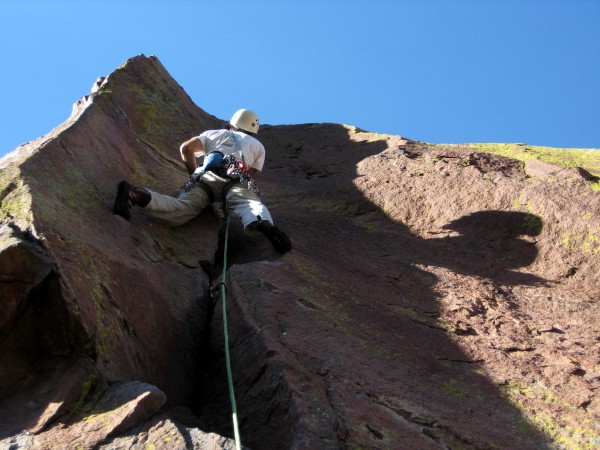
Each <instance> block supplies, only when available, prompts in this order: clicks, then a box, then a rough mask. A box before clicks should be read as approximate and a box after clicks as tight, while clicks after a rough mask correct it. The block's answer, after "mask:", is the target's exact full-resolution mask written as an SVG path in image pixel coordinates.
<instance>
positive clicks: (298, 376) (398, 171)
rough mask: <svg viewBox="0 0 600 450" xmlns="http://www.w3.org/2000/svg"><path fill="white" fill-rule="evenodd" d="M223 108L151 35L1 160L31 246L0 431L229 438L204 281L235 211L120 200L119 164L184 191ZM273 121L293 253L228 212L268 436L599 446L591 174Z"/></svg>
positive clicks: (214, 305) (266, 130) (9, 219)
mask: <svg viewBox="0 0 600 450" xmlns="http://www.w3.org/2000/svg"><path fill="white" fill-rule="evenodd" d="M221 123H222V122H221V121H220V120H218V119H216V118H214V117H212V116H209V115H208V114H206V113H204V112H203V111H201V110H200V109H198V108H197V107H196V106H194V105H193V103H192V102H191V100H190V99H189V97H187V95H185V93H184V92H183V90H182V89H181V87H179V86H178V85H177V84H176V83H175V82H174V81H173V80H172V79H171V78H170V76H169V75H168V73H167V72H166V71H165V70H164V68H163V67H162V66H161V65H160V63H159V62H158V60H156V58H152V57H151V58H145V57H143V56H140V57H136V58H133V59H131V60H129V61H128V62H127V63H126V64H125V65H123V66H122V67H121V68H119V69H118V70H117V71H115V72H114V73H113V74H111V75H110V76H109V77H107V79H106V80H103V81H102V82H101V83H100V85H99V89H98V90H97V91H96V92H93V93H91V94H90V95H89V96H87V97H86V98H85V99H84V100H83V101H82V102H80V103H79V104H78V106H77V107H76V108H75V113H74V115H73V116H72V117H71V118H70V119H69V120H68V121H67V122H65V124H63V125H61V126H60V127H58V128H57V129H56V130H55V131H53V133H51V134H50V135H49V136H46V137H44V138H41V139H39V140H37V141H34V142H32V143H28V144H26V145H25V146H23V147H21V148H20V149H18V150H17V152H15V153H13V154H11V155H8V156H7V157H5V158H4V159H3V160H1V161H0V166H1V167H2V169H3V171H2V176H1V177H0V194H1V195H0V198H2V204H1V208H0V210H1V211H2V218H3V220H4V222H5V223H7V224H9V225H10V229H9V228H6V227H5V228H3V230H4V231H3V233H4V235H5V236H6V237H7V239H8V240H7V244H3V245H4V248H5V252H9V251H10V252H15V251H17V250H18V252H20V253H19V254H21V255H24V256H23V258H25V259H24V261H26V262H25V263H24V265H25V266H27V265H29V264H31V266H32V269H31V270H32V271H31V273H27V275H25V276H21V275H19V278H22V279H23V280H25V282H24V283H22V284H20V285H19V286H17V287H15V289H16V290H14V291H12V290H10V289H12V288H13V287H11V286H8V284H10V283H7V287H6V288H7V289H9V288H10V289H9V290H7V291H6V292H8V293H9V294H7V296H6V298H7V300H4V301H5V302H6V305H9V307H7V309H6V313H5V316H2V317H3V319H2V320H3V325H2V328H1V329H0V330H1V332H2V333H3V334H2V340H1V341H0V350H2V352H0V355H7V356H0V357H3V358H4V359H3V361H5V362H6V363H7V364H8V365H7V366H6V367H8V370H7V369H4V373H5V375H3V377H4V378H3V379H5V380H9V383H10V384H11V388H9V389H5V393H7V394H8V393H10V394H11V395H9V396H8V398H6V399H5V401H3V402H1V403H0V419H1V418H11V416H10V414H9V413H8V412H7V411H9V410H11V411H12V408H15V411H17V410H18V413H17V412H15V414H14V417H12V418H11V419H14V420H7V421H6V424H5V426H4V428H0V430H2V433H3V435H2V436H0V444H1V445H6V446H12V448H15V449H16V448H27V446H30V447H31V446H32V445H36V446H38V447H39V448H44V446H52V445H54V446H56V445H57V444H59V446H60V445H64V444H67V446H69V445H73V446H77V445H80V446H83V447H84V448H86V447H90V448H107V449H108V448H136V447H139V448H143V447H144V446H149V447H151V446H154V447H156V448H190V449H191V448H195V447H198V446H199V447H202V446H215V447H216V448H231V446H232V442H231V440H230V438H231V437H232V436H233V431H232V426H231V406H230V403H229V387H228V385H227V381H226V380H227V377H226V373H225V363H224V352H223V346H224V339H223V314H222V309H221V303H220V298H217V299H211V298H209V297H208V296H207V295H206V294H207V292H208V287H209V286H208V284H209V281H211V280H210V279H209V278H210V277H212V278H213V279H214V280H213V281H214V282H216V281H217V280H216V278H217V277H218V275H219V274H220V273H221V271H222V266H221V264H222V263H223V261H224V258H223V256H222V255H221V252H222V251H223V242H222V239H223V236H224V233H222V232H221V233H219V228H220V226H221V224H220V221H219V218H218V215H217V214H215V213H214V212H213V211H212V210H207V211H206V212H205V213H204V214H203V215H202V216H201V217H199V218H198V219H195V220H194V221H192V222H190V223H189V224H187V225H185V226H183V227H180V228H177V229H172V228H169V227H166V226H164V225H163V224H161V223H160V222H158V221H153V220H149V219H147V218H145V217H144V216H143V215H142V214H141V213H140V212H139V211H136V210H134V212H133V217H132V220H131V221H130V222H127V221H125V220H123V219H122V218H120V217H116V216H114V215H112V214H111V213H110V207H111V205H112V200H113V198H114V197H113V196H114V190H115V187H116V183H117V182H118V181H119V180H120V179H128V180H129V181H130V182H132V183H134V184H137V185H145V186H148V187H151V188H155V189H157V190H159V191H161V192H167V193H169V192H170V193H176V192H177V187H178V186H179V185H180V184H181V183H182V182H183V181H184V180H185V178H186V175H185V171H184V168H183V165H182V164H181V163H180V162H179V161H178V150H177V148H178V145H179V144H180V143H181V142H182V141H183V140H185V139H187V138H189V137H190V136H191V135H194V134H197V133H198V132H200V131H201V130H202V129H203V128H207V127H214V126H219V125H220V124H221ZM259 138H260V139H261V141H262V142H263V143H264V144H265V146H266V148H267V163H266V166H265V170H264V173H261V175H260V178H259V179H258V183H259V184H260V187H261V189H262V190H263V192H264V200H265V203H266V204H267V205H268V206H269V208H270V210H271V211H272V213H273V216H274V218H275V222H276V225H277V226H278V227H279V228H280V229H282V230H284V231H285V232H286V233H287V234H288V235H289V236H290V238H291V240H292V242H293V246H294V249H293V250H292V251H291V252H289V253H287V254H285V255H283V256H281V255H278V254H277V253H275V252H274V250H273V248H272V247H271V245H270V244H269V243H268V242H267V241H266V240H265V239H264V238H263V237H257V238H254V239H253V238H250V237H248V236H245V235H244V234H243V232H242V230H241V229H240V226H239V224H237V223H233V222H234V221H233V222H232V225H231V227H230V233H229V253H228V255H227V256H228V259H227V261H228V265H229V267H228V272H227V273H228V275H227V279H226V280H225V282H226V284H227V286H228V290H227V308H228V309H227V315H228V328H229V333H230V347H231V357H232V371H233V378H234V387H235V393H236V399H237V405H238V418H239V422H240V428H241V437H242V443H243V444H244V445H247V446H248V447H249V448H253V449H262V448H265V449H270V448H293V449H303V448H319V449H321V448H323V449H329V448H331V449H337V448H359V447H360V448H407V449H409V448H466V449H470V448H472V449H479V448H507V449H508V448H550V447H555V446H559V445H565V446H570V447H573V448H576V447H578V446H579V447H586V446H588V447H589V446H593V445H595V444H596V443H597V431H596V430H595V428H594V426H593V424H595V423H597V422H598V420H599V417H598V411H599V407H598V404H599V402H598V389H599V384H598V380H599V379H600V378H599V377H600V373H599V371H598V367H599V364H598V357H597V355H598V346H599V345H600V344H599V342H598V339H597V326H596V324H597V323H598V321H599V319H600V311H599V308H598V298H600V288H599V286H600V280H599V273H600V261H599V257H598V255H599V254H600V246H599V244H598V242H599V236H598V232H599V230H600V217H599V215H598V214H599V211H600V199H599V195H598V192H596V191H593V190H591V189H589V184H590V183H589V182H590V179H589V177H588V179H586V180H583V181H582V182H579V181H577V182H571V181H569V179H567V178H570V177H571V175H569V177H567V178H564V179H563V178H560V177H559V176H558V175H557V174H556V173H555V171H554V169H552V170H553V172H552V174H551V175H552V176H551V177H548V176H545V175H544V174H543V173H542V174H541V175H540V176H532V174H533V172H531V170H533V169H532V167H535V163H532V164H528V166H527V167H525V168H523V165H522V164H521V163H519V162H517V161H515V160H512V159H510V158H505V157H500V156H494V155H488V154H481V153H477V152H475V151H474V150H473V149H472V148H469V146H467V145H465V146H459V147H453V148H449V147H448V146H435V145H430V144H424V143H420V142H417V141H412V140H408V139H404V138H402V137H400V136H389V135H378V134H374V133H368V132H365V131H363V130H359V129H357V128H355V127H349V126H342V125H336V124H304V125H294V126H268V125H266V126H263V128H262V130H261V133H260V135H259ZM548 173H550V172H546V175H547V174H548ZM578 173H579V174H580V175H581V174H582V172H581V171H578ZM528 174H529V176H528ZM581 176H583V175H581ZM559 178H560V179H559ZM15 233H16V234H15ZM219 238H220V239H221V245H218V241H219ZM15 239H16V240H15ZM11 242H12V244H11ZM215 251H216V252H217V254H216V255H215ZM2 254H3V253H0V262H1V261H4V263H2V264H3V265H2V267H3V270H7V271H6V272H3V273H7V274H13V272H11V271H10V270H9V269H6V268H7V267H10V264H8V265H7V264H6V263H5V262H6V261H8V260H9V258H8V256H4V258H6V259H5V260H2ZM8 254H9V253H6V255H8ZM27 258H29V259H27ZM10 260H11V261H12V257H11V258H10ZM15 267H16V266H15ZM25 272H27V271H25ZM15 273H16V272H15ZM565 274H566V275H565ZM209 275H210V277H209ZM11 277H12V278H11ZM9 278H10V279H14V278H16V276H14V275H10V276H7V279H9ZM42 317H45V318H46V319H47V320H46V321H45V322H43V323H44V325H45V326H43V327H40V326H37V325H38V324H39V323H42V322H41V318H42ZM32 330H34V333H33V336H34V337H33V338H31V337H27V336H29V335H30V334H31V331H32ZM556 330H559V331H560V332H558V331H556ZM7 349H8V351H5V350H7ZM29 371H34V372H35V374H36V376H34V377H29V376H27V374H28V373H29ZM6 374H8V375H6ZM132 380H138V382H133V381H132ZM13 388H14V389H13ZM163 393H164V394H163ZM165 396H166V398H165ZM34 397H39V398H40V399H41V400H40V402H39V404H36V403H30V400H31V399H32V398H34ZM164 402H166V403H165V406H166V407H167V408H168V409H165V407H163V408H162V409H160V410H159V408H161V405H162V404H163V403H164ZM19 405H20V406H19ZM173 406H179V408H175V409H173ZM188 408H189V409H188ZM190 410H191V411H193V413H192V412H190ZM100 420H101V421H103V423H105V424H106V427H98V426H97V425H98V423H99V421H100ZM169 439H172V441H169Z"/></svg>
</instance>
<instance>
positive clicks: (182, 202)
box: [144, 172, 273, 228]
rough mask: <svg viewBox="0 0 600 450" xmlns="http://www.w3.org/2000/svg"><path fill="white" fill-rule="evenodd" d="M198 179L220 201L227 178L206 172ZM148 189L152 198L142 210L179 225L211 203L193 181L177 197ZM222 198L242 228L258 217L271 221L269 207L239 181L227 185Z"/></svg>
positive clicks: (171, 223) (215, 199)
mask: <svg viewBox="0 0 600 450" xmlns="http://www.w3.org/2000/svg"><path fill="white" fill-rule="evenodd" d="M201 179H202V181H203V182H204V184H205V185H206V186H208V187H209V188H210V190H211V192H212V193H213V198H214V201H216V202H219V201H223V196H222V194H223V189H224V188H225V186H226V185H227V183H228V182H229V181H230V180H229V179H228V178H222V177H220V176H218V175H216V174H214V173H213V172H206V173H205V174H204V175H202V177H201ZM148 191H149V192H150V195H151V196H152V199H151V200H150V203H148V205H147V206H146V207H144V212H145V213H147V214H148V215H151V216H153V217H157V218H159V219H162V220H164V221H166V222H167V223H169V224H170V225H173V226H177V225H183V224H184V223H186V222H187V221H189V220H191V219H193V218H194V217H196V216H198V215H199V214H200V213H201V212H202V210H203V209H204V208H205V207H206V206H207V205H209V204H210V203H211V202H210V199H209V197H208V194H207V193H206V192H205V191H204V189H202V188H201V187H200V186H198V185H197V184H196V185H194V186H193V187H192V188H191V189H190V190H189V191H183V192H181V194H179V196H178V197H171V196H169V195H164V194H159V193H158V192H154V191H151V190H149V189H148ZM226 197H227V204H228V206H229V210H230V212H232V213H233V214H235V215H236V216H238V217H239V218H240V219H241V221H242V225H244V228H246V227H247V226H248V225H249V224H251V223H252V222H255V221H257V220H258V216H260V218H261V219H264V220H268V221H269V222H271V223H273V219H272V218H271V214H270V213H269V210H268V209H267V207H266V206H265V205H263V204H262V202H261V201H260V198H259V197H258V195H256V194H255V193H254V192H252V191H249V190H248V189H247V188H246V187H245V186H244V185H243V184H236V185H234V186H233V187H231V188H230V189H229V190H228V191H227V194H226Z"/></svg>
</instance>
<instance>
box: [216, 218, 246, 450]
mask: <svg viewBox="0 0 600 450" xmlns="http://www.w3.org/2000/svg"><path fill="white" fill-rule="evenodd" d="M226 215H227V224H226V226H225V245H224V246H223V247H224V250H223V252H224V254H223V276H222V278H221V283H220V287H221V298H222V304H223V332H224V334H225V362H226V364H227V383H228V384H229V399H230V400H231V416H232V419H233V433H234V436H235V448H236V450H241V448H242V443H241V441H240V429H239V426H238V419H237V406H236V404H235V392H234V390H233V376H232V375H231V358H230V356H229V334H228V332H227V302H226V299H225V292H226V288H225V276H226V274H227V242H228V241H229V214H227V213H226Z"/></svg>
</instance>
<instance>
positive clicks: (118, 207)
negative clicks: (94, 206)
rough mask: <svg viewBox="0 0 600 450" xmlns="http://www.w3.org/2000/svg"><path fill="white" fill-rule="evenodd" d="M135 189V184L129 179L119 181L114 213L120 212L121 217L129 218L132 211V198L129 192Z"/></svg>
mask: <svg viewBox="0 0 600 450" xmlns="http://www.w3.org/2000/svg"><path fill="white" fill-rule="evenodd" d="M132 190H133V186H132V185H131V184H129V183H128V182H127V181H121V182H119V185H118V187H117V197H116V198H115V205H114V206H113V213H115V214H118V215H119V216H121V217H124V218H125V219H127V220H129V218H130V217H131V213H130V212H129V208H131V198H130V196H129V193H130V192H131V191H132Z"/></svg>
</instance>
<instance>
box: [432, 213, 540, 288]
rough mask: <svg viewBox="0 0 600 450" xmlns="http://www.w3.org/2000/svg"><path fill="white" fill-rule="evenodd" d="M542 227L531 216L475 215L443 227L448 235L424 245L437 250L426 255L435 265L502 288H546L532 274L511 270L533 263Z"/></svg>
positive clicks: (509, 214) (524, 214)
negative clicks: (522, 286) (519, 285)
mask: <svg viewBox="0 0 600 450" xmlns="http://www.w3.org/2000/svg"><path fill="white" fill-rule="evenodd" d="M542 227H543V222H542V219H541V218H540V217H538V216H536V215H534V214H530V213H525V212H518V211H478V212H475V213H471V214H468V215H465V216H463V217H461V218H459V219H456V220H453V221H452V222H450V223H448V224H446V225H445V226H444V227H443V229H444V230H448V231H449V232H450V233H451V234H450V235H448V236H445V237H443V238H434V239H427V240H425V241H424V244H425V245H426V246H427V247H428V248H430V247H433V248H436V247H437V249H438V250H437V251H431V252H428V258H431V257H432V256H431V255H434V256H433V262H434V264H439V265H442V266H444V267H448V268H451V269H453V270H457V271H459V272H462V273H466V274H469V275H476V276H482V277H486V278H488V279H492V280H493V281H495V282H498V283H501V284H507V285H517V284H525V285H532V284H545V283H547V281H546V280H544V279H542V278H540V277H537V276H535V275H533V274H528V273H522V272H518V271H515V270H512V269H518V268H522V267H527V266H530V265H531V264H533V263H534V262H535V260H536V258H537V256H538V250H537V247H536V243H535V239H533V238H535V236H538V235H539V234H540V233H541V231H542ZM456 233H458V235H455V234H456ZM440 249H442V251H440Z"/></svg>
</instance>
